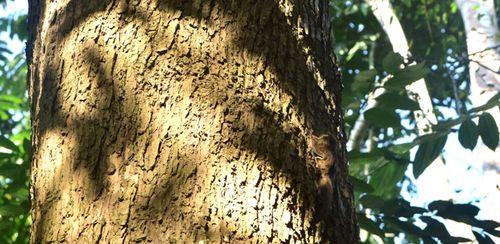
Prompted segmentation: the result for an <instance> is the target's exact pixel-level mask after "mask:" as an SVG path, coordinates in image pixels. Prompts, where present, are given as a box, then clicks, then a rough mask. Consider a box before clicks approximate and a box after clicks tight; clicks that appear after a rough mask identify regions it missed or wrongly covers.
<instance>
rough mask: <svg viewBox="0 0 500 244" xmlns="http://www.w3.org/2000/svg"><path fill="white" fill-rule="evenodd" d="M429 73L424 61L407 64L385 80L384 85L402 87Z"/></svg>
mask: <svg viewBox="0 0 500 244" xmlns="http://www.w3.org/2000/svg"><path fill="white" fill-rule="evenodd" d="M428 73H429V69H428V68H427V67H426V66H425V64H424V63H419V64H416V65H412V66H408V67H406V68H404V69H402V70H400V71H398V72H397V73H395V74H394V76H393V77H392V78H390V79H389V80H387V82H386V83H385V86H388V87H393V88H404V87H405V86H406V85H409V84H411V83H413V82H415V81H417V80H419V79H422V78H424V77H425V76H426V75H427V74H428Z"/></svg>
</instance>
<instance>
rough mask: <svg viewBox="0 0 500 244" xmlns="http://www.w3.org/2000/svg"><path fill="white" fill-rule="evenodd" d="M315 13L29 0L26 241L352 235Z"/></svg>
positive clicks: (220, 4)
mask: <svg viewBox="0 0 500 244" xmlns="http://www.w3.org/2000/svg"><path fill="white" fill-rule="evenodd" d="M329 20H330V19H329V15H328V1H326V0H320V1H270V0H260V1H246V0H241V1H215V0H212V1H198V0H197V1H174V0H172V1H161V0H128V1H125V0H114V1H107V2H106V1H101V0H87V1H79V0H70V1H49V0H30V9H29V26H30V28H31V29H30V33H31V37H30V42H29V44H28V53H27V55H28V61H29V77H30V78H29V82H30V83H29V95H30V99H31V106H32V111H31V114H32V127H33V163H32V172H31V177H32V178H31V199H32V211H31V217H32V219H33V225H32V230H31V231H32V234H31V241H32V242H33V243H41V242H60V241H63V242H69V243H92V242H104V241H105V242H112V243H115V242H121V243H123V242H126V243H128V242H153V243H165V242H171V243H175V242H181V243H192V242H195V241H196V242H200V241H204V242H208V243H212V242H252V243H253V242H260V243H268V242H273V243H274V242H289V241H291V242H302V243H318V242H321V243H326V242H331V243H355V242H356V241H357V238H358V237H357V226H356V220H355V208H354V203H353V195H352V194H353V193H352V187H351V185H350V183H349V182H348V179H347V163H346V158H345V145H344V143H345V136H344V132H343V130H344V129H343V118H342V111H341V109H340V107H339V106H340V92H341V91H340V90H341V89H340V88H341V84H340V80H339V77H338V72H337V69H336V67H335V64H334V62H335V59H334V58H332V57H333V56H331V55H330V50H331V47H330V38H329V34H330V31H329V23H328V22H329ZM314 135H315V136H320V135H327V136H326V138H331V139H332V140H331V141H332V142H334V143H333V145H331V146H327V147H324V144H322V145H323V147H318V146H317V143H314V142H315V140H314V138H315V137H314ZM322 138H325V137H322ZM321 150H323V151H321ZM325 150H326V151H325ZM318 151H320V152H318ZM324 155H332V156H333V158H332V159H331V160H333V167H331V168H329V169H328V170H329V172H328V173H329V175H328V176H327V177H328V178H325V176H324V174H323V173H324V172H323V171H322V167H318V166H317V165H316V164H317V163H318V164H320V163H322V161H324V160H325V158H326V157H322V156H324ZM322 177H323V178H322ZM325 180H326V181H327V182H330V183H331V186H332V187H333V190H332V191H326V192H327V194H328V195H326V196H325V191H323V189H319V188H321V185H319V186H318V184H322V183H323V182H324V181H325ZM318 192H319V193H318Z"/></svg>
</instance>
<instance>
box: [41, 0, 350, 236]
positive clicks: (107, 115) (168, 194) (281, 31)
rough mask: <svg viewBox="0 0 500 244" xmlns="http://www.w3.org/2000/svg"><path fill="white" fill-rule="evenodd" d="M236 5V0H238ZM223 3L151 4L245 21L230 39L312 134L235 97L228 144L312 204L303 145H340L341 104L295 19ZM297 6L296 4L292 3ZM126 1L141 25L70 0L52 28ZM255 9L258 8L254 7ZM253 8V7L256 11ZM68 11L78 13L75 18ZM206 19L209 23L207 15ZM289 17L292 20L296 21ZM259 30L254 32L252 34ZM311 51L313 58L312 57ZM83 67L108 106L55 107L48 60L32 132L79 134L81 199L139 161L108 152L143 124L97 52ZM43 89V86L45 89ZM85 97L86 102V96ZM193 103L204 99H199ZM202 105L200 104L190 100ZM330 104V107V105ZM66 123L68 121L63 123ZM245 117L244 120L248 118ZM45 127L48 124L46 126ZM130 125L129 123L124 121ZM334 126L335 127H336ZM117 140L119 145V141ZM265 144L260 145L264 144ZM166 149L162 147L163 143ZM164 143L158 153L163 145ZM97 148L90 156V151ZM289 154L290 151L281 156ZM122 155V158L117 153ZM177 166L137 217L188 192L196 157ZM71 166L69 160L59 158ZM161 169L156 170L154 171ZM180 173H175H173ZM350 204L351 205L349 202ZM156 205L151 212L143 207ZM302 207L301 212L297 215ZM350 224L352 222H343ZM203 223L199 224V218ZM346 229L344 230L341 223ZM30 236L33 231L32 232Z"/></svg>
mask: <svg viewBox="0 0 500 244" xmlns="http://www.w3.org/2000/svg"><path fill="white" fill-rule="evenodd" d="M237 2H238V3H237ZM222 4H224V3H222V1H216V0H212V1H196V2H195V1H161V0H160V1H158V2H157V3H155V4H153V5H156V6H155V7H154V8H157V9H159V11H163V10H178V11H182V16H183V17H191V18H196V19H198V20H201V19H203V18H207V16H206V15H207V13H208V14H210V12H211V11H213V10H214V9H216V8H219V7H220V9H219V11H222V13H221V14H225V15H229V16H235V17H234V18H236V19H238V18H241V19H245V21H247V22H243V21H242V22H241V23H237V25H238V28H239V30H238V31H237V33H238V34H239V35H238V36H236V37H235V39H234V43H233V45H235V46H237V47H240V48H243V49H245V50H247V51H248V52H249V53H252V54H253V55H255V56H257V57H263V58H264V59H265V63H266V64H267V66H268V67H265V68H269V69H271V70H272V71H273V73H274V74H275V75H276V76H277V77H276V79H275V80H269V81H265V82H269V84H273V85H276V86H278V87H279V88H280V90H281V92H283V93H285V94H288V95H290V96H291V97H292V101H291V102H290V108H289V109H290V110H295V111H297V113H298V114H299V117H301V118H303V119H304V125H305V127H306V128H312V129H311V131H303V130H302V129H299V128H288V127H287V125H286V124H287V120H289V119H290V118H288V117H286V114H277V113H276V112H275V111H271V110H269V109H268V108H266V107H265V106H264V101H263V100H262V99H264V98H263V97H261V100H259V99H258V98H254V99H253V100H244V101H239V102H238V100H237V97H235V98H230V99H234V101H235V103H234V104H233V105H230V106H228V107H227V108H225V109H228V110H229V111H231V113H235V114H238V113H239V114H240V115H241V116H243V115H245V116H248V117H249V118H250V120H242V119H241V117H240V118H238V119H237V120H236V121H235V122H234V123H233V124H231V125H230V127H231V128H233V129H235V130H237V131H241V132H242V133H241V134H239V136H235V137H234V138H230V139H229V140H230V142H231V144H232V145H233V146H235V147H236V148H243V149H244V150H247V151H250V152H254V153H255V154H256V155H257V156H259V157H263V158H265V159H266V160H267V161H269V163H270V164H271V166H272V168H273V169H274V171H275V172H281V173H283V174H284V175H286V176H287V177H288V178H289V179H291V181H292V185H293V186H296V188H293V189H292V188H290V192H285V194H284V195H285V196H287V195H288V196H292V197H293V196H294V194H295V193H298V194H299V196H298V197H296V198H295V197H294V198H293V201H302V202H303V203H304V206H306V207H312V206H314V205H315V204H316V203H315V200H314V197H315V190H314V188H315V185H314V184H315V183H314V182H315V180H316V177H317V176H316V171H315V169H314V168H313V167H312V165H311V164H308V163H307V162H311V155H310V154H309V149H308V145H307V137H309V136H310V134H316V135H319V134H325V133H328V134H331V135H334V136H335V137H336V138H337V139H338V140H340V141H341V142H342V143H343V142H344V135H343V132H342V130H343V126H342V125H341V121H342V118H341V116H342V115H341V110H340V108H339V107H336V108H335V105H331V104H330V101H329V100H330V99H331V98H328V97H327V95H326V94H325V93H324V91H323V89H321V88H320V86H319V85H318V84H317V83H316V82H315V80H316V78H315V75H314V74H313V72H314V71H313V68H314V67H311V61H308V57H307V55H306V54H305V53H304V51H303V45H302V44H300V43H298V42H297V37H296V34H294V33H293V32H292V30H291V28H290V26H289V24H287V21H290V22H292V23H296V21H297V19H291V20H290V19H287V17H286V16H285V15H284V14H283V12H282V10H281V9H280V8H279V6H278V5H277V3H276V2H275V1H268V0H261V1H258V2H257V3H254V2H251V1H230V3H228V4H226V5H224V8H222V7H221V5H222ZM296 4H297V5H298V6H300V4H301V3H300V2H298V1H296ZM119 6H125V8H124V9H123V15H124V16H126V17H127V18H133V19H134V20H139V21H141V22H142V23H147V19H148V16H147V14H145V13H142V12H140V11H139V12H138V11H134V10H132V8H128V6H129V5H128V4H127V1H125V0H117V1H113V4H109V3H108V4H106V3H104V2H103V1H98V0H91V1H90V3H89V2H88V1H76V0H73V1H70V2H69V4H68V5H67V6H66V7H65V9H64V10H63V11H62V12H61V13H59V14H56V17H55V18H56V20H55V21H60V24H58V25H57V26H60V29H59V30H57V33H59V35H60V36H61V37H62V38H61V40H63V39H64V37H65V36H66V35H67V34H68V33H70V32H71V31H72V30H73V29H74V28H76V27H77V26H80V25H81V24H82V23H84V21H85V20H86V19H88V18H92V16H93V14H95V13H96V12H101V11H113V9H114V8H117V7H119ZM255 6H257V7H255ZM256 8H257V9H256ZM248 9H254V10H255V11H254V12H248V11H247V10H248ZM71 13H79V14H76V15H73V14H71ZM208 21H209V22H210V20H208ZM294 21H295V22H294ZM247 23H258V24H257V25H247ZM256 33H258V34H256ZM304 41H305V43H307V44H308V46H311V47H312V54H311V55H313V56H315V57H320V58H318V59H317V60H313V61H312V63H313V66H315V67H316V68H317V69H318V70H320V71H322V72H323V73H322V74H321V75H322V76H323V77H324V78H325V79H326V82H327V83H326V84H327V87H326V89H327V90H328V91H329V92H330V93H335V94H340V83H339V82H340V81H339V80H337V78H336V77H335V70H334V68H333V67H334V64H333V62H332V60H331V59H330V58H329V57H325V55H324V54H320V53H321V52H329V51H328V50H322V48H324V47H321V46H320V45H318V44H317V42H315V41H313V40H309V39H305V40H304ZM315 54H316V55H315ZM85 57H86V60H87V64H88V65H89V67H93V68H92V69H93V71H92V72H93V73H95V75H96V78H95V80H94V81H89V83H91V82H94V83H92V84H90V86H91V88H89V89H91V90H92V91H93V92H96V94H94V95H93V96H99V97H108V98H110V100H109V101H107V102H106V103H109V106H108V107H107V106H106V104H87V106H89V107H91V108H92V109H93V110H95V111H96V114H94V115H93V116H92V117H89V116H78V117H75V116H74V115H73V114H71V113H70V112H71V111H63V110H62V109H61V106H60V103H61V101H60V99H62V98H61V97H60V96H59V95H58V94H59V93H60V91H59V90H58V87H59V86H58V85H56V83H57V82H61V80H62V79H63V77H62V74H61V73H60V72H61V69H63V68H61V67H53V66H51V65H50V64H49V65H47V66H46V67H45V70H46V77H45V79H44V80H43V83H42V84H41V89H43V90H42V91H40V93H41V97H43V98H44V99H43V101H45V102H44V103H43V104H41V105H40V107H41V108H42V109H41V111H45V112H47V114H51V115H53V116H51V117H50V116H46V117H43V116H42V117H40V123H39V124H40V125H41V127H40V128H39V129H38V133H39V134H40V135H44V133H45V132H46V131H47V130H53V129H60V130H62V131H64V130H66V131H67V133H71V132H70V131H73V133H75V134H76V135H77V138H78V141H77V146H76V148H77V152H75V153H76V155H77V156H78V160H77V162H86V163H85V164H77V165H72V167H73V170H74V172H77V171H78V170H85V171H87V174H88V175H89V176H91V177H90V178H89V182H90V184H92V187H91V188H92V189H93V192H91V193H90V194H89V195H88V196H87V197H89V198H93V199H98V198H100V197H102V196H103V194H106V187H107V186H108V182H107V177H108V176H109V175H111V174H114V173H115V171H120V170H121V169H123V168H124V167H125V165H127V164H130V163H135V164H138V163H140V162H133V161H129V159H128V158H122V159H121V161H120V162H121V163H122V164H123V165H114V164H113V165H111V163H110V162H109V157H110V155H111V154H112V153H113V150H115V151H120V150H123V147H126V146H127V143H136V141H135V139H136V137H137V134H138V133H139V134H140V132H139V131H138V130H137V128H139V127H140V126H141V125H140V124H138V121H137V119H136V118H134V116H135V115H136V114H137V111H136V110H134V109H136V108H131V107H128V106H127V105H126V104H124V103H123V100H122V98H121V96H122V95H123V94H117V92H118V91H120V90H123V89H125V88H123V87H120V86H122V85H123V84H117V83H116V82H114V77H113V76H110V75H109V74H107V71H106V68H105V67H103V62H102V60H103V57H101V54H100V53H99V50H98V49H92V48H90V49H88V50H87V52H86V53H85ZM46 89H48V90H46ZM210 99H212V101H204V102H207V103H218V102H219V100H221V99H223V98H221V97H218V96H213V97H211V98H210ZM334 99H335V101H334V104H336V105H339V104H340V98H339V97H334ZM86 102H89V101H86ZM198 102H203V101H200V100H198ZM195 106H198V107H202V106H203V104H195ZM332 106H333V107H332ZM68 120H70V121H73V122H72V124H71V125H68ZM249 121H250V123H248V122H249ZM44 125H47V127H45V126H44ZM116 125H119V126H116ZM127 125H128V126H127ZM339 129H340V131H339ZM118 141H120V142H118ZM264 142H265V143H264ZM110 145H118V147H119V148H114V147H113V146H111V147H110ZM163 147H164V146H163ZM163 147H162V149H161V150H159V151H158V153H159V154H160V153H162V150H164V149H163ZM89 151H90V152H95V153H89ZM344 151H345V149H343V148H341V149H339V150H338V151H337V153H338V155H337V158H338V160H339V161H341V162H342V163H341V164H340V165H342V167H340V168H339V169H340V170H341V172H338V173H337V176H339V177H345V178H347V169H346V168H345V163H344V162H345V155H344V154H345V153H344ZM283 152H288V154H282V153H283ZM121 156H122V157H124V155H121ZM169 160H170V161H177V162H176V163H177V164H182V165H184V167H185V168H186V173H185V174H182V175H181V176H174V177H172V176H171V177H159V179H155V182H156V183H154V184H156V185H158V188H156V190H157V191H154V192H151V193H149V195H148V194H145V195H146V196H145V197H143V198H142V200H140V201H139V202H138V206H142V207H143V208H144V211H143V212H141V213H140V214H143V215H144V216H142V217H141V218H142V219H143V220H145V221H149V219H154V218H157V217H158V216H160V215H165V214H166V212H175V211H176V210H177V209H175V208H168V209H167V207H170V206H171V205H170V200H169V199H172V198H176V197H181V196H182V194H185V192H186V190H189V189H188V188H189V187H188V186H187V185H185V184H186V183H187V182H188V181H187V179H189V178H190V177H193V174H196V163H197V161H196V159H193V158H190V157H189V156H188V155H182V156H181V157H179V158H176V159H169ZM65 163H69V162H65ZM155 170H161V169H155ZM176 177H180V178H176ZM48 192H58V191H57V190H55V189H54V190H48ZM340 197H341V198H342V199H340V201H341V202H342V201H344V202H349V201H351V199H350V198H349V197H348V196H344V195H342V194H340ZM47 204H49V205H45V206H43V207H42V208H41V209H42V210H43V209H49V208H51V205H50V204H51V203H50V202H49V203H47ZM334 207H335V208H336V209H338V211H335V212H336V213H337V215H335V216H330V219H328V220H327V221H326V222H327V223H328V225H330V224H331V221H332V220H333V219H336V220H341V221H342V220H343V219H344V218H346V216H343V215H339V214H341V213H342V212H345V213H349V214H351V213H354V211H351V210H345V209H341V208H342V207H341V206H339V205H337V203H334ZM348 207H351V206H348ZM152 208H154V210H152V211H148V210H150V209H152ZM306 210H307V209H301V212H302V214H304V212H305V211H306ZM44 218H45V214H44V213H43V211H42V215H41V219H40V220H39V221H38V224H39V225H40V226H37V227H36V230H37V231H42V230H43V229H44V228H45V227H44V223H45V221H44ZM347 221H348V222H346V223H349V221H352V219H351V220H349V219H347ZM197 224H198V225H200V226H203V223H197ZM343 224H344V223H339V222H337V223H334V225H335V227H336V228H338V230H341V229H344V228H346V226H342V225H343ZM347 228H349V227H347ZM333 235H336V238H335V239H336V240H341V238H342V236H341V233H340V231H335V232H334V233H333ZM35 236H36V237H38V236H39V233H37V234H35ZM304 236H306V235H305V234H304Z"/></svg>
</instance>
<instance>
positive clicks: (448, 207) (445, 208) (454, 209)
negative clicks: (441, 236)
mask: <svg viewBox="0 0 500 244" xmlns="http://www.w3.org/2000/svg"><path fill="white" fill-rule="evenodd" d="M428 208H429V210H430V211H437V212H438V214H439V215H441V216H448V215H450V214H452V215H453V214H460V215H466V216H470V217H474V216H476V215H477V214H478V213H479V208H478V207H476V206H474V205H472V204H454V203H452V202H450V201H442V200H439V201H434V202H431V203H429V206H428Z"/></svg>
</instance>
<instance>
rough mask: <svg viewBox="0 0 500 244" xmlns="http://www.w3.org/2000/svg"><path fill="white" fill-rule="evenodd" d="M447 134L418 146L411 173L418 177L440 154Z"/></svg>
mask: <svg viewBox="0 0 500 244" xmlns="http://www.w3.org/2000/svg"><path fill="white" fill-rule="evenodd" d="M446 139H448V135H445V136H440V137H437V138H435V139H434V140H430V141H426V142H424V143H422V144H420V146H419V147H418V150H417V153H416V155H415V160H414V161H413V175H414V176H415V178H418V177H419V176H420V175H421V174H422V173H423V172H424V171H425V169H426V168H427V167H429V165H430V164H431V163H432V162H433V161H434V160H435V159H436V158H437V157H438V156H439V155H440V154H441V151H442V150H443V148H444V145H445V144H446Z"/></svg>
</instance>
